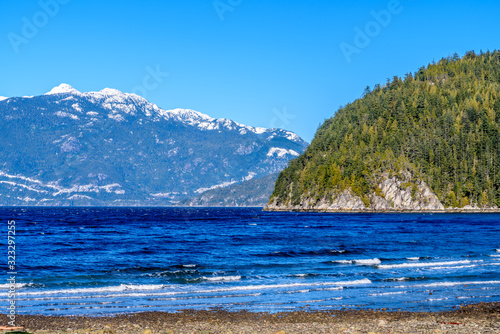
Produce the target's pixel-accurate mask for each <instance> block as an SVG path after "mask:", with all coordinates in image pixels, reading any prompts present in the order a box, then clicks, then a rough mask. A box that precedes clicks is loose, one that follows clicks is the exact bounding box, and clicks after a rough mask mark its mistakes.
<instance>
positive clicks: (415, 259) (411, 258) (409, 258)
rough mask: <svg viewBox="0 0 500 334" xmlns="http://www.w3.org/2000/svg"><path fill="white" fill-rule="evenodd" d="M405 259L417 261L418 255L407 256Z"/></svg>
mask: <svg viewBox="0 0 500 334" xmlns="http://www.w3.org/2000/svg"><path fill="white" fill-rule="evenodd" d="M406 259H407V260H408V261H418V260H420V257H418V256H415V257H407V258H406Z"/></svg>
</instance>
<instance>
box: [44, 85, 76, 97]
mask: <svg viewBox="0 0 500 334" xmlns="http://www.w3.org/2000/svg"><path fill="white" fill-rule="evenodd" d="M54 94H81V93H80V92H79V91H77V90H76V89H74V88H73V87H71V86H70V85H68V84H65V83H62V84H60V85H59V86H57V87H54V88H52V90H51V91H50V92H48V93H45V95H54Z"/></svg>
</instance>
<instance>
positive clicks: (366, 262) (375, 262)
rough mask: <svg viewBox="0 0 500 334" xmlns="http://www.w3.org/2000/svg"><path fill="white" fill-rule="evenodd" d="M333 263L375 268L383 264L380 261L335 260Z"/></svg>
mask: <svg viewBox="0 0 500 334" xmlns="http://www.w3.org/2000/svg"><path fill="white" fill-rule="evenodd" d="M332 262H333V263H339V264H353V263H354V264H358V265H360V266H375V265H377V264H380V263H382V262H381V261H380V260H379V259H377V258H375V259H360V260H335V261H332Z"/></svg>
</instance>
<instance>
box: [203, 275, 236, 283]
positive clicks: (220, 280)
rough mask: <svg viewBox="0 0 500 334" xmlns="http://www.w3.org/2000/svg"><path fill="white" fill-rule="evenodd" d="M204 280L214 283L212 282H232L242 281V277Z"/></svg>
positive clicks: (205, 278) (218, 277)
mask: <svg viewBox="0 0 500 334" xmlns="http://www.w3.org/2000/svg"><path fill="white" fill-rule="evenodd" d="M203 279H204V280H207V281H212V282H223V281H224V282H232V281H239V280H241V276H216V277H205V276H203Z"/></svg>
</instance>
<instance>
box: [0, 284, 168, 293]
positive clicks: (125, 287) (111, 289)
mask: <svg viewBox="0 0 500 334" xmlns="http://www.w3.org/2000/svg"><path fill="white" fill-rule="evenodd" d="M164 287H165V285H163V284H143V285H132V284H121V285H116V286H107V287H101V288H80V289H65V290H48V291H37V292H35V291H33V292H20V293H17V295H57V294H87V293H100V292H123V291H151V290H161V289H163V288H164ZM0 295H2V294H0Z"/></svg>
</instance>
